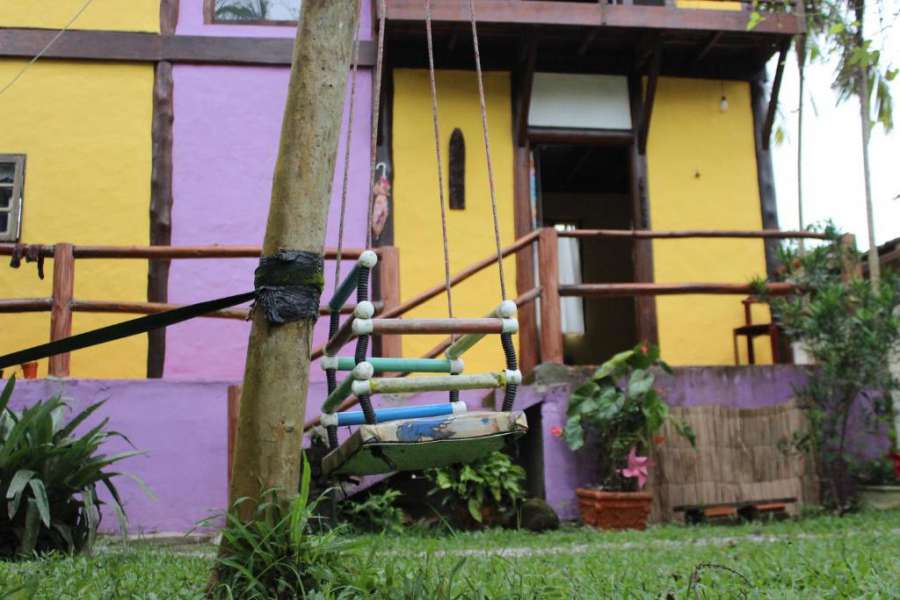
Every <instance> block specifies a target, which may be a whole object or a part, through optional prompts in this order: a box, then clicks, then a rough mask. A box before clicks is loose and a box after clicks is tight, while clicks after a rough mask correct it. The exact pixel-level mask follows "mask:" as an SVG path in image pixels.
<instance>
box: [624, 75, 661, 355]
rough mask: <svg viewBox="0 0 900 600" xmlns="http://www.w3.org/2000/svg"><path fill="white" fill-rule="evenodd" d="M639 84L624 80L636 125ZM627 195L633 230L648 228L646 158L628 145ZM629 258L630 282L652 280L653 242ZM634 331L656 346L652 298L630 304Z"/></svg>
mask: <svg viewBox="0 0 900 600" xmlns="http://www.w3.org/2000/svg"><path fill="white" fill-rule="evenodd" d="M642 90H643V85H642V82H641V77H640V75H639V74H638V73H637V72H633V73H631V74H630V75H629V77H628V95H629V102H630V105H629V109H630V111H631V120H632V122H633V123H637V122H638V119H639V118H640V115H641V114H642V113H643V109H642V106H643V94H642ZM628 163H629V179H630V186H629V191H630V192H631V225H632V227H634V228H640V229H649V228H650V197H649V190H648V181H647V156H646V155H645V154H641V153H640V152H638V148H637V144H632V146H631V148H630V152H629V154H628ZM631 256H632V260H633V261H634V264H633V268H634V279H635V281H638V282H642V283H649V282H652V281H653V278H654V272H653V243H652V242H651V241H649V240H647V241H638V240H635V242H634V243H633V244H632V247H631ZM634 320H635V323H634V331H635V334H636V335H637V338H638V339H639V340H642V341H647V342H649V343H652V344H658V343H659V330H658V322H657V317H656V299H655V298H636V299H635V301H634Z"/></svg>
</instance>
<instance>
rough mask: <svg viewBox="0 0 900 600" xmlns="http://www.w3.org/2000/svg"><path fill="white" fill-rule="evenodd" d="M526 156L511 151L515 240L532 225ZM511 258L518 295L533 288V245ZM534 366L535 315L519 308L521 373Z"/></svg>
mask: <svg viewBox="0 0 900 600" xmlns="http://www.w3.org/2000/svg"><path fill="white" fill-rule="evenodd" d="M530 93H531V92H530V90H529V94H530ZM530 155H531V152H530V150H529V148H528V146H517V147H516V148H515V150H514V155H513V156H514V159H515V160H514V161H513V162H514V169H515V171H514V173H513V175H514V179H513V182H514V186H515V188H514V198H515V227H516V237H521V236H523V235H526V234H527V233H528V232H530V231H531V230H532V228H533V226H534V223H533V218H532V215H531V174H530V172H529V166H530V165H529V163H530V160H529V158H530ZM515 256H516V292H517V293H518V294H520V295H521V294H524V293H526V292H528V291H530V290H532V289H533V288H534V246H533V245H532V244H528V246H526V247H525V248H522V249H521V250H520V251H518V252H516V255H515ZM537 363H538V340H537V315H536V312H535V307H534V304H528V305H527V306H523V307H521V308H520V309H519V365H520V368H521V370H522V372H523V373H530V372H531V371H532V370H533V369H534V367H535V366H536V365H537Z"/></svg>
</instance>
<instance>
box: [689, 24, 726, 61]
mask: <svg viewBox="0 0 900 600" xmlns="http://www.w3.org/2000/svg"><path fill="white" fill-rule="evenodd" d="M723 35H725V32H724V31H717V32H715V33H713V34H712V35H710V36H709V39H708V40H707V41H706V43H705V44H703V47H702V48H701V49H700V52H698V53H697V55H696V56H695V57H694V59H693V60H692V61H691V65H694V66H696V65H699V64H700V63H701V62H703V59H704V58H706V56H707V55H708V54H709V53H710V51H711V50H712V49H713V48H715V47H716V44H718V43H719V40H721V39H722V36H723Z"/></svg>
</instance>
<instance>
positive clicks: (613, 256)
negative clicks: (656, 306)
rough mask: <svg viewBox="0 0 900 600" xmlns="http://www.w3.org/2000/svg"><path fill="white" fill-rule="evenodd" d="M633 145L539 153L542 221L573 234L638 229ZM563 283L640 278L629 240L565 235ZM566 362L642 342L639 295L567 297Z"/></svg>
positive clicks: (595, 360) (596, 359)
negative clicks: (637, 313) (634, 217)
mask: <svg viewBox="0 0 900 600" xmlns="http://www.w3.org/2000/svg"><path fill="white" fill-rule="evenodd" d="M630 151H631V149H630V147H629V146H627V145H612V146H608V145H602V146H598V145H582V144H578V145H539V146H537V147H536V149H535V168H536V181H537V187H538V190H537V191H538V201H537V213H538V215H537V216H538V224H539V225H541V226H545V227H556V228H557V230H559V231H565V230H567V229H631V228H632V226H633V225H632V214H633V211H632V199H631V170H630ZM559 244H560V245H559V261H560V283H563V284H565V283H616V282H633V281H635V267H634V256H633V252H632V248H633V245H632V242H631V240H629V239H627V238H621V239H611V238H580V239H575V238H565V237H560V243H559ZM562 304H563V306H562V312H563V337H564V340H565V343H564V358H565V362H566V364H591V365H595V364H600V363H602V362H603V361H605V360H606V359H607V358H609V357H611V356H612V355H613V354H615V353H617V352H621V351H622V350H625V349H628V348H631V347H632V346H634V345H635V344H636V343H637V327H636V321H635V305H634V304H635V303H634V300H633V299H632V298H609V299H581V298H563V299H562Z"/></svg>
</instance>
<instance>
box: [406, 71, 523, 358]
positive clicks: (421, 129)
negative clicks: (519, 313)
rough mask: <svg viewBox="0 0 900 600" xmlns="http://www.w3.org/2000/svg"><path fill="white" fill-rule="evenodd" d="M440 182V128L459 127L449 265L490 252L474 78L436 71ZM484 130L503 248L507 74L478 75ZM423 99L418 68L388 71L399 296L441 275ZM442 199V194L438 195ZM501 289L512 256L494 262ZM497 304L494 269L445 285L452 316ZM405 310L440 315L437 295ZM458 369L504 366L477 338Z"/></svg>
mask: <svg viewBox="0 0 900 600" xmlns="http://www.w3.org/2000/svg"><path fill="white" fill-rule="evenodd" d="M437 88H438V109H439V111H440V124H441V150H442V158H443V163H444V167H443V173H444V186H445V193H446V186H447V163H448V157H447V149H448V146H449V140H450V134H451V133H452V132H453V129H454V128H457V127H458V128H460V129H461V130H462V132H463V135H464V137H465V141H466V208H465V210H461V211H460V210H448V229H449V234H448V237H449V240H450V265H451V272H453V273H455V272H457V271H460V270H462V269H463V268H465V267H467V266H469V265H471V264H472V263H474V262H476V261H478V260H480V259H482V258H485V257H487V256H490V255H491V254H492V253H493V252H495V245H494V234H493V225H492V220H491V208H490V193H489V189H488V180H487V167H486V164H485V151H484V142H483V138H482V131H481V112H480V109H479V102H478V88H477V81H476V79H475V75H474V73H472V72H465V71H440V72H439V73H438V79H437ZM485 92H486V95H487V110H488V128H489V130H490V134H491V138H490V140H491V156H492V158H493V167H494V177H495V182H496V186H497V187H496V189H497V202H498V210H499V216H500V234H501V240H502V243H503V244H504V245H507V244H509V243H511V242H512V241H513V240H514V239H515V235H514V230H513V177H512V175H513V149H512V139H511V136H510V127H511V122H512V115H511V110H510V85H509V75H508V74H507V73H495V72H494V73H485ZM432 130H433V125H432V117H431V99H430V93H429V84H428V73H427V71H416V70H396V71H394V139H393V144H394V174H395V175H394V206H393V210H394V243H395V245H396V246H398V247H399V248H400V287H401V293H402V296H403V299H404V300H406V299H408V298H410V297H412V296H414V295H415V294H417V293H419V292H422V291H423V290H425V289H426V288H429V287H432V286H434V285H437V284H440V283H441V282H443V277H444V271H443V250H442V243H441V225H440V204H439V203H438V187H437V166H436V164H435V155H434V136H433V134H432ZM445 201H446V200H445ZM503 264H504V269H505V271H506V285H507V293H508V295H509V296H510V297H513V298H514V297H515V295H516V294H515V282H516V272H515V263H514V261H513V260H512V259H511V258H510V259H507V260H505V261H504V263H503ZM499 302H500V286H499V282H498V276H497V268H496V267H494V268H491V269H487V270H485V271H482V272H481V273H480V274H478V275H476V276H475V277H473V278H472V279H470V280H468V281H466V282H465V283H463V284H461V285H459V286H457V287H455V288H454V290H453V308H454V313H455V316H466V317H482V316H485V315H486V314H487V313H488V312H489V311H490V310H492V309H493V308H495V307H496V306H497V304H498V303H499ZM409 316H414V317H446V316H447V302H446V297H445V296H439V297H437V298H435V299H433V300H432V301H430V302H428V303H427V304H425V305H423V306H422V308H420V309H419V310H417V311H415V312H414V313H411V314H410V315H409ZM441 339H443V338H442V336H408V337H405V338H404V340H403V353H404V355H405V356H421V355H423V354H425V353H426V352H427V351H428V350H430V349H431V348H432V347H434V346H435V345H436V344H437V343H438V342H440V341H441ZM464 360H465V362H466V371H467V372H473V373H474V372H477V371H485V370H499V369H502V368H504V363H503V354H502V352H501V351H500V341H499V338H498V337H496V336H494V337H491V338H488V339H486V340H483V341H482V342H481V343H480V344H479V345H477V346H475V347H474V348H473V349H471V350H470V351H469V352H468V353H466V355H465V356H464Z"/></svg>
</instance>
